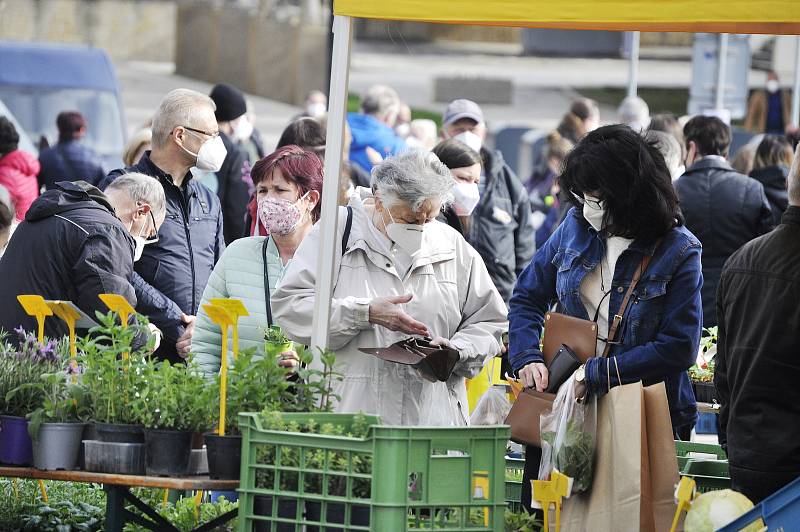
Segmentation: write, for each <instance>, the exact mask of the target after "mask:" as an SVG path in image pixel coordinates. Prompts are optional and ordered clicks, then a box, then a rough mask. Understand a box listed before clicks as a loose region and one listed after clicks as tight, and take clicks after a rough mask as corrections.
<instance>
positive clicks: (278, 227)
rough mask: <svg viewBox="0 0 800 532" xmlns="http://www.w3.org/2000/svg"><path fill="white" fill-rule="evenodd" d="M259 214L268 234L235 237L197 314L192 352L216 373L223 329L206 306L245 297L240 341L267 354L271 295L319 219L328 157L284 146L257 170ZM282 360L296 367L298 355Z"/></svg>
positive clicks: (254, 171) (204, 368)
mask: <svg viewBox="0 0 800 532" xmlns="http://www.w3.org/2000/svg"><path fill="white" fill-rule="evenodd" d="M251 176H252V178H253V184H254V185H255V189H256V199H257V202H258V218H259V220H260V222H261V224H262V225H263V226H264V227H265V228H266V230H267V232H268V236H252V237H247V238H240V239H238V240H235V241H233V242H232V243H231V244H230V245H229V246H228V247H227V248H226V249H225V252H224V253H223V254H222V257H221V258H220V260H219V262H218V263H217V265H216V267H215V268H214V271H213V273H212V274H211V278H210V279H209V280H208V285H207V286H206V289H205V291H204V292H203V300H202V302H201V304H200V310H199V312H198V314H197V325H196V329H195V333H194V338H193V339H192V352H193V353H194V354H195V360H196V361H197V362H198V364H199V365H200V368H201V370H202V371H203V372H204V373H206V374H208V375H215V374H216V373H217V372H218V371H219V368H220V360H221V356H220V346H221V338H222V337H221V332H220V329H219V327H218V326H217V325H215V324H214V323H213V322H212V321H211V320H210V319H209V317H208V315H207V314H206V313H205V311H204V310H203V306H204V304H206V303H208V301H209V300H210V299H212V298H219V297H223V298H236V299H240V300H242V302H243V303H244V304H245V306H246V307H247V310H248V312H249V313H250V315H249V316H245V317H242V318H240V319H239V345H240V346H241V348H248V347H255V348H256V349H257V350H258V352H259V353H260V354H262V355H263V353H264V332H263V330H264V329H266V328H267V327H268V326H269V325H273V324H274V321H273V320H272V309H271V307H270V301H269V297H270V295H271V294H272V292H273V291H274V290H275V286H276V285H277V283H278V281H279V280H280V279H281V278H282V277H283V273H284V271H285V269H286V265H287V264H288V263H289V261H290V260H291V259H292V257H293V256H294V253H295V251H296V250H297V248H298V246H299V245H300V243H301V242H302V241H303V239H304V238H305V237H306V235H308V233H309V232H310V231H311V227H312V226H313V225H314V222H316V221H317V220H318V219H319V213H320V197H321V195H322V161H321V160H320V158H319V157H318V156H317V155H316V154H315V153H313V152H311V151H308V150H304V149H303V148H300V147H299V146H294V145H289V146H284V147H282V148H278V149H277V150H275V152H273V153H272V154H270V155H268V156H267V157H265V158H263V159H261V160H260V161H258V162H257V163H256V164H255V165H254V166H253V169H252V171H251ZM280 363H281V365H282V366H286V367H294V366H296V364H297V354H296V353H294V352H291V351H290V352H286V353H282V354H281V362H280Z"/></svg>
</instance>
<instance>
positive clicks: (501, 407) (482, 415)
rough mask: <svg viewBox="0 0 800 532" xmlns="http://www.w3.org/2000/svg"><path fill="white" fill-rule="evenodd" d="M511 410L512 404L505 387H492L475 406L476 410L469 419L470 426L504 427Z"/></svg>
mask: <svg viewBox="0 0 800 532" xmlns="http://www.w3.org/2000/svg"><path fill="white" fill-rule="evenodd" d="M510 410H511V402H510V401H509V400H508V395H507V394H506V390H505V386H500V385H494V386H491V387H489V389H488V390H486V392H485V393H484V394H483V396H481V398H480V400H479V401H478V404H477V405H475V410H473V411H472V415H470V417H469V424H470V425H503V424H505V421H506V417H508V412H509V411H510Z"/></svg>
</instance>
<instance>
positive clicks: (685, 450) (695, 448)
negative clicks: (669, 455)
mask: <svg viewBox="0 0 800 532" xmlns="http://www.w3.org/2000/svg"><path fill="white" fill-rule="evenodd" d="M675 452H676V453H677V455H678V470H679V471H683V469H684V467H685V466H686V462H688V461H689V460H692V459H694V460H697V458H693V457H691V456H689V455H690V454H691V453H703V454H709V455H714V456H716V457H717V460H727V459H728V455H726V454H725V451H724V450H723V449H722V447H720V446H719V445H715V444H713V443H695V442H690V441H677V440H676V441H675Z"/></svg>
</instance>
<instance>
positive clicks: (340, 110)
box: [311, 16, 353, 348]
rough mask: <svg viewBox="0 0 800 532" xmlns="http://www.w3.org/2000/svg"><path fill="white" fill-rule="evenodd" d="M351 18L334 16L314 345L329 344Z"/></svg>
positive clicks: (312, 335)
mask: <svg viewBox="0 0 800 532" xmlns="http://www.w3.org/2000/svg"><path fill="white" fill-rule="evenodd" d="M352 36H353V33H352V19H351V18H350V17H343V16H336V17H334V19H333V57H332V59H331V85H330V93H329V96H328V132H327V137H326V139H325V178H324V181H323V187H322V216H321V217H320V221H319V224H320V239H319V242H320V248H319V250H318V251H319V255H318V257H317V286H316V289H317V297H316V301H315V303H314V321H313V325H312V329H311V347H312V348H317V347H320V348H325V347H327V346H328V330H329V326H330V323H329V321H330V314H331V296H332V294H333V264H334V262H335V261H334V257H335V254H336V245H337V243H338V239H337V238H336V225H337V216H336V215H337V211H338V200H339V175H340V174H341V168H342V149H343V146H342V143H343V142H344V121H345V117H346V113H347V86H348V78H349V75H350V46H351V43H352Z"/></svg>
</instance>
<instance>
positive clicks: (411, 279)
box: [272, 150, 506, 425]
mask: <svg viewBox="0 0 800 532" xmlns="http://www.w3.org/2000/svg"><path fill="white" fill-rule="evenodd" d="M453 184H454V182H453V178H452V176H451V174H450V171H449V170H448V169H447V167H445V166H444V165H443V164H442V163H441V162H440V161H439V159H437V158H436V156H435V155H433V154H432V153H429V152H424V151H422V150H411V151H407V152H405V153H403V154H400V155H398V156H395V157H391V158H389V159H386V160H385V161H383V162H382V163H381V164H380V165H378V166H376V168H375V169H374V170H373V172H372V191H371V193H370V192H368V191H366V189H359V190H360V191H361V192H362V193H361V194H354V195H353V196H352V197H351V200H350V204H349V206H348V207H340V208H339V220H338V235H339V239H340V240H341V241H345V242H346V245H345V248H344V250H339V251H340V253H337V258H336V264H335V265H334V266H335V274H334V277H335V278H334V287H335V288H334V291H333V298H332V301H331V320H330V335H329V347H330V348H331V349H332V350H333V351H335V352H336V366H335V371H336V372H338V373H339V374H341V375H342V376H343V377H342V380H341V381H337V382H334V383H333V391H334V393H335V394H336V395H338V396H339V400H338V402H337V405H336V407H335V409H336V411H338V412H359V411H360V412H365V413H369V414H377V415H379V416H381V418H382V420H383V422H384V423H386V424H391V425H466V424H467V420H468V418H469V414H468V411H467V396H466V386H465V380H464V379H465V378H469V377H474V376H475V375H477V374H478V372H479V371H480V370H481V368H482V367H483V365H484V362H485V360H486V359H487V357H489V356H492V355H494V354H496V353H498V352H499V351H500V344H499V338H500V335H501V333H502V331H503V330H505V326H506V307H505V305H504V303H503V300H502V298H501V297H500V294H499V293H498V292H497V290H496V289H495V287H494V285H493V283H492V280H491V278H490V277H489V274H488V273H487V271H486V266H485V265H484V263H483V260H482V259H481V257H480V255H478V253H477V252H476V251H475V250H474V249H473V248H472V247H471V246H470V245H469V244H467V242H466V241H465V240H464V238H463V237H462V236H461V235H460V234H459V233H458V232H457V231H455V230H454V229H452V228H451V227H449V226H447V225H446V224H443V223H441V222H438V221H436V217H437V216H438V215H439V212H440V211H441V209H442V207H443V206H445V205H447V204H448V203H449V202H450V201H452V194H451V190H452V188H453ZM348 218H350V222H351V223H350V224H348ZM348 225H350V230H349V234H347V226H348ZM319 247H320V227H319V226H317V227H315V228H314V229H313V230H312V232H311V233H310V234H309V236H307V237H306V239H305V240H304V241H303V243H302V244H301V245H300V248H299V249H298V250H297V252H296V254H295V256H294V259H293V260H292V262H291V263H290V264H289V265H288V267H287V270H286V273H285V275H284V278H283V281H282V283H281V285H280V286H278V288H277V289H276V290H275V292H274V293H273V295H272V308H273V313H274V314H275V319H276V321H277V323H278V324H279V325H280V326H281V327H282V328H283V330H284V332H286V333H287V334H288V335H289V337H290V338H292V339H293V340H295V341H297V342H300V343H304V344H306V345H308V344H310V341H311V339H310V338H309V331H310V330H311V320H312V315H313V313H314V312H313V310H314V302H315V299H316V297H317V294H316V291H315V284H316V269H317V254H318V252H319ZM409 337H431V338H433V343H434V344H436V345H440V346H446V347H451V348H454V349H456V350H457V351H458V354H459V356H458V361H457V362H456V364H455V367H454V368H453V372H452V374H451V375H450V377H449V378H448V379H447V381H446V382H444V381H437V382H430V381H428V380H426V379H424V378H423V377H422V376H421V375H420V374H419V373H418V371H417V370H415V369H414V368H413V367H411V366H407V365H402V364H397V363H394V362H387V361H385V360H382V359H380V358H378V357H376V356H372V355H370V354H365V353H363V352H361V351H360V349H362V348H367V349H369V348H376V347H377V348H380V347H388V346H390V345H391V344H394V343H395V342H398V341H400V340H404V339H407V338H409Z"/></svg>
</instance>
